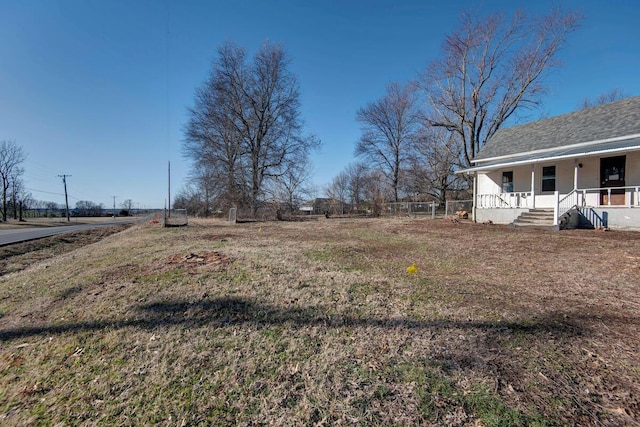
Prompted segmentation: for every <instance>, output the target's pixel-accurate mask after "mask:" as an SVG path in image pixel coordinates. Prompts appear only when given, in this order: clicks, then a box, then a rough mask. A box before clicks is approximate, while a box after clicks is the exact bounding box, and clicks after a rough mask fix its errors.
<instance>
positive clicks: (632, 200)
mask: <svg viewBox="0 0 640 427" xmlns="http://www.w3.org/2000/svg"><path fill="white" fill-rule="evenodd" d="M575 191H576V192H577V193H579V197H578V199H577V200H578V203H576V204H577V205H578V206H583V207H602V206H627V207H630V208H631V207H640V186H626V187H606V188H583V189H578V190H575ZM615 195H619V196H622V195H624V203H623V204H620V203H611V201H612V197H611V196H615ZM603 196H604V197H603ZM603 200H604V202H603Z"/></svg>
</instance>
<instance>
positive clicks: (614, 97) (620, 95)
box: [578, 87, 629, 110]
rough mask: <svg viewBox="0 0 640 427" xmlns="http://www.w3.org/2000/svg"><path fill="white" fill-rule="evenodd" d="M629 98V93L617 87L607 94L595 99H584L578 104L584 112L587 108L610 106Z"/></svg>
mask: <svg viewBox="0 0 640 427" xmlns="http://www.w3.org/2000/svg"><path fill="white" fill-rule="evenodd" d="M628 97H629V95H627V93H626V92H625V91H624V90H622V89H618V88H617V87H616V88H613V89H611V90H610V91H609V92H607V93H602V94H600V95H599V96H598V97H597V98H595V99H589V98H585V99H583V100H582V102H580V104H578V108H580V109H583V110H584V109H587V108H591V107H596V106H598V105H603V104H608V103H610V102H615V101H620V100H623V99H625V98H628Z"/></svg>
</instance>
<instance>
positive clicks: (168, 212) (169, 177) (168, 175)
mask: <svg viewBox="0 0 640 427" xmlns="http://www.w3.org/2000/svg"><path fill="white" fill-rule="evenodd" d="M167 177H168V179H169V182H168V185H167V188H168V192H169V209H168V210H167V214H168V215H169V218H171V160H169V163H168V171H167Z"/></svg>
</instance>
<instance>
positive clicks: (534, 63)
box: [420, 9, 581, 166]
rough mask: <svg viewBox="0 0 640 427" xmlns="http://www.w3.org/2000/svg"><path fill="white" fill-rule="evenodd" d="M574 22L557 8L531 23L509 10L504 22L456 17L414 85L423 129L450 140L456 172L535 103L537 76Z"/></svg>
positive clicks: (553, 62) (539, 90)
mask: <svg viewBox="0 0 640 427" xmlns="http://www.w3.org/2000/svg"><path fill="white" fill-rule="evenodd" d="M580 19H581V17H580V16H579V14H577V13H575V12H571V11H570V12H566V13H565V12H562V11H561V10H560V9H554V10H553V11H551V12H550V13H549V14H547V15H544V16H539V17H528V16H526V15H525V14H524V13H521V12H517V13H516V14H515V15H514V16H513V18H512V19H510V20H508V19H505V18H504V17H503V16H502V15H488V16H486V17H484V18H480V17H478V16H475V15H472V14H469V13H467V14H464V15H462V17H461V25H460V28H459V29H458V30H456V31H454V32H453V33H451V34H450V35H448V36H447V37H446V39H445V42H444V43H443V45H442V56H441V57H440V58H439V59H437V60H435V61H433V62H432V63H431V64H430V65H429V66H428V67H427V69H426V71H425V72H424V73H423V74H422V76H421V79H420V81H421V86H422V89H423V90H424V93H425V94H426V99H427V104H428V107H429V112H428V116H427V117H428V122H429V124H430V125H431V126H436V127H442V128H445V129H447V130H449V131H451V132H453V133H454V134H455V135H456V137H457V138H458V139H459V140H460V142H461V144H462V149H463V150H462V158H461V160H462V164H463V166H469V165H470V164H471V160H472V159H473V158H474V157H475V156H476V154H477V153H478V151H479V150H480V148H481V147H482V145H483V144H484V142H485V141H486V140H487V139H489V138H490V137H491V136H492V135H493V134H494V133H495V132H496V131H497V130H498V129H499V128H500V127H501V126H503V124H504V123H505V122H506V121H507V120H508V119H509V118H511V117H512V116H513V115H514V114H516V113H517V112H518V111H520V110H522V109H524V108H533V107H536V106H538V105H539V103H540V100H541V96H542V95H543V94H544V92H545V89H546V87H545V85H544V83H543V78H544V76H545V74H546V72H547V71H548V70H550V69H552V68H554V67H556V66H558V60H557V56H558V51H559V50H560V49H561V47H562V46H563V44H564V42H565V40H566V38H567V35H568V34H569V33H571V32H573V31H574V30H576V28H577V27H578V23H579V21H580Z"/></svg>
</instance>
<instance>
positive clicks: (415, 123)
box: [355, 83, 421, 201]
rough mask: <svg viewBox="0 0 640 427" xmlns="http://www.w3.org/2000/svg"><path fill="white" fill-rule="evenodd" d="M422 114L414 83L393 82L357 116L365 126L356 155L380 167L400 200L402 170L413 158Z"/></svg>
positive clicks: (357, 144)
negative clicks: (413, 144)
mask: <svg viewBox="0 0 640 427" xmlns="http://www.w3.org/2000/svg"><path fill="white" fill-rule="evenodd" d="M420 119H421V113H420V111H419V108H418V98H417V96H416V91H415V86H414V85H413V84H412V83H408V84H404V85H403V84H399V83H392V84H390V85H388V86H387V92H386V94H385V96H383V97H382V98H381V99H379V100H378V101H375V102H371V103H369V104H367V106H365V107H364V108H361V109H359V110H358V112H357V113H356V120H358V121H359V122H360V123H361V124H362V135H361V137H360V140H359V141H358V142H357V143H356V149H355V154H356V156H361V157H363V158H365V159H367V160H368V161H370V162H371V163H372V164H373V165H375V166H376V167H377V168H379V169H380V170H381V171H382V172H383V173H384V175H385V177H386V179H387V180H388V182H389V185H390V186H391V188H392V190H393V197H394V201H398V190H399V188H400V186H401V182H400V180H401V175H402V168H403V166H405V162H406V160H407V158H408V157H409V155H410V154H409V151H410V150H409V148H410V144H411V142H412V139H413V138H414V136H415V134H416V132H417V129H418V127H419V125H420Z"/></svg>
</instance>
